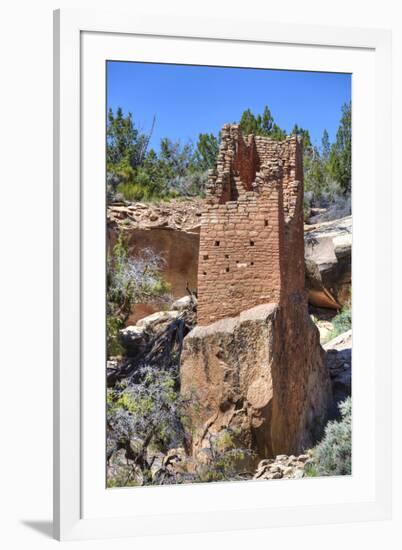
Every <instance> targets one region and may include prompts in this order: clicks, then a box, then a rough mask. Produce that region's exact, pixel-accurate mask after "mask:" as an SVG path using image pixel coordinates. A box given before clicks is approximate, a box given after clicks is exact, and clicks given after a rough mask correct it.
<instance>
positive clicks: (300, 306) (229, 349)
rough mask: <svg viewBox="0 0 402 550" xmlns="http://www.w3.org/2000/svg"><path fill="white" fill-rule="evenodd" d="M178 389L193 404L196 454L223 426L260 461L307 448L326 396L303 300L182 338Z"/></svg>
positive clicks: (317, 431) (316, 433)
mask: <svg viewBox="0 0 402 550" xmlns="http://www.w3.org/2000/svg"><path fill="white" fill-rule="evenodd" d="M181 392H182V394H183V396H185V397H186V398H189V399H190V402H191V403H192V405H191V407H190V411H189V412H190V418H191V420H192V424H193V430H194V431H193V433H194V437H193V452H194V453H195V454H196V453H197V452H198V451H199V450H200V449H202V448H203V447H206V446H208V438H209V436H211V435H214V434H217V433H219V432H220V431H222V430H224V429H226V428H229V429H231V430H232V431H233V432H234V433H236V434H237V440H238V441H237V444H238V446H239V447H243V448H247V449H252V450H254V451H255V452H256V455H257V456H258V457H259V458H265V457H271V456H274V455H276V454H282V453H286V454H296V453H301V452H303V451H304V449H307V448H310V447H311V446H312V445H313V444H314V443H315V441H316V440H317V439H318V438H319V437H320V436H321V434H322V430H323V427H324V425H325V422H326V420H327V412H328V409H329V408H330V407H331V404H332V393H331V386H330V380H329V376H328V371H327V369H326V367H325V365H324V363H323V350H322V348H321V346H320V344H319V333H318V330H317V328H316V327H315V326H314V324H313V323H312V321H311V319H310V317H309V316H308V314H307V307H306V303H305V302H304V300H301V301H299V302H298V303H297V302H296V301H295V303H292V304H288V305H287V306H281V307H279V306H278V305H277V304H263V305H260V306H256V307H254V308H252V309H249V310H247V311H243V312H242V313H241V314H240V315H239V316H238V317H233V318H226V319H222V320H220V321H217V322H215V323H213V324H210V325H207V326H197V327H195V328H194V329H193V330H192V331H191V332H190V333H189V334H188V335H187V336H186V338H185V339H184V346H183V352H182V359H181Z"/></svg>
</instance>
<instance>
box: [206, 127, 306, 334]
mask: <svg viewBox="0 0 402 550" xmlns="http://www.w3.org/2000/svg"><path fill="white" fill-rule="evenodd" d="M303 292H304V241H303V164H302V150H301V144H300V143H299V140H298V138H297V137H296V136H293V137H289V138H287V139H286V140H284V141H274V140H272V139H270V138H267V137H261V136H254V135H249V136H243V135H242V133H241V130H240V128H239V127H238V126H237V125H234V124H227V125H225V126H224V127H223V129H222V133H221V146H220V150H219V156H218V161H217V165H216V168H215V170H213V171H212V172H211V174H210V178H209V182H208V186H207V197H206V207H205V210H204V212H203V214H202V218H201V235H200V253H199V267H198V324H200V325H206V324H209V323H212V322H214V321H217V320H219V319H222V318H225V317H233V316H236V315H238V314H239V313H240V312H241V311H243V310H246V309H249V308H251V307H253V306H256V305H259V304H263V303H272V302H275V303H283V302H285V301H286V300H288V299H289V297H290V296H291V295H294V294H295V293H303Z"/></svg>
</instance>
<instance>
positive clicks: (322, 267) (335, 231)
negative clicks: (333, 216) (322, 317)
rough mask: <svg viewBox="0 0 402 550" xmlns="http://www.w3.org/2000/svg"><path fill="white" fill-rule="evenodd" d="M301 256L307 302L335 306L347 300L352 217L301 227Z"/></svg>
mask: <svg viewBox="0 0 402 550" xmlns="http://www.w3.org/2000/svg"><path fill="white" fill-rule="evenodd" d="M304 256H305V263H306V289H307V290H308V295H309V302H310V303H311V304H312V305H314V306H317V307H326V308H332V309H339V308H340V307H341V306H343V305H344V304H345V303H347V302H348V301H349V300H350V288H351V284H352V216H347V217H346V218H341V219H339V220H334V221H331V222H324V223H320V224H315V225H311V226H305V231H304Z"/></svg>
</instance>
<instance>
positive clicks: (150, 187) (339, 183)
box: [106, 103, 352, 215]
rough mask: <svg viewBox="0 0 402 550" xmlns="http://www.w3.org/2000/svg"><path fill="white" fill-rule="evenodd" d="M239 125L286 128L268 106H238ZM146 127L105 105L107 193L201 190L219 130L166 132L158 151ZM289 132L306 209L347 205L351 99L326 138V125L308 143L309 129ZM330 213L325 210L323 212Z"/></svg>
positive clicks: (279, 135) (128, 195) (146, 197)
mask: <svg viewBox="0 0 402 550" xmlns="http://www.w3.org/2000/svg"><path fill="white" fill-rule="evenodd" d="M239 126H240V128H241V130H242V132H243V134H245V135H248V134H255V135H260V136H267V137H270V138H271V139H274V140H283V139H285V138H286V135H287V132H286V130H285V129H283V128H281V127H280V126H279V125H278V124H277V123H276V122H275V120H274V117H273V115H272V113H271V111H270V109H269V107H268V106H265V107H264V109H263V111H262V113H261V114H255V113H253V112H252V111H251V109H246V110H245V111H243V113H242V115H241V117H240V121H239ZM151 133H152V130H151V131H150V132H149V133H148V134H145V133H143V132H141V131H140V130H139V129H138V128H137V127H136V125H135V123H134V120H133V117H132V115H131V113H128V115H126V116H125V115H124V113H123V111H122V109H120V108H118V109H117V111H116V112H115V113H114V112H113V111H112V110H109V113H108V119H107V154H106V159H107V178H106V181H107V189H108V194H109V198H113V197H115V198H116V197H117V198H123V199H125V200H128V201H151V200H160V199H164V200H169V199H170V198H174V197H180V196H186V197H188V196H197V195H198V196H202V195H203V193H204V190H205V185H206V182H207V177H208V170H210V169H211V168H213V167H214V166H215V163H216V159H217V156H218V151H219V140H220V138H219V136H216V135H214V134H212V133H200V134H199V136H198V140H197V143H196V144H195V145H192V144H191V143H184V144H181V143H180V142H179V141H173V140H171V139H169V138H167V137H165V138H163V139H161V141H160V148H159V151H158V152H156V151H155V150H154V149H150V150H148V145H149V140H150V137H151ZM290 134H291V135H297V136H299V137H300V139H301V141H302V144H303V156H304V182H305V191H306V197H305V205H306V208H305V210H306V215H308V212H309V210H310V208H311V207H312V206H320V207H321V206H324V207H325V208H328V207H331V205H338V206H339V205H340V204H341V203H342V205H341V206H342V208H338V207H337V208H335V209H334V213H333V215H337V214H338V213H339V211H342V212H344V211H345V212H347V213H348V208H349V211H350V200H349V197H350V190H351V135H352V134H351V104H350V103H349V104H345V105H344V106H343V107H342V117H341V120H340V124H339V128H338V131H337V134H336V139H335V142H334V143H332V144H331V142H330V140H329V135H328V132H327V131H326V130H324V132H323V136H322V140H321V143H320V144H313V143H312V141H311V137H310V133H309V130H308V129H306V128H302V127H301V126H299V125H298V124H294V126H293V128H292V130H291V132H290ZM329 215H330V214H329Z"/></svg>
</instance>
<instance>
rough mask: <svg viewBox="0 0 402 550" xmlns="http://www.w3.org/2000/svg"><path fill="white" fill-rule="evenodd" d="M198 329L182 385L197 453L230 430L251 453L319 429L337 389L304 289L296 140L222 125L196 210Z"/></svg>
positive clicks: (290, 448) (314, 435) (300, 447)
mask: <svg viewBox="0 0 402 550" xmlns="http://www.w3.org/2000/svg"><path fill="white" fill-rule="evenodd" d="M198 269H199V271H198V310H197V322H198V324H197V326H196V327H195V328H193V330H192V331H191V332H190V333H189V334H187V336H186V337H185V338H184V343H183V351H182V355H181V365H180V382H181V393H182V394H183V396H185V397H186V399H188V402H189V403H194V405H193V406H191V407H189V418H191V422H192V425H193V439H192V454H193V455H194V456H195V457H197V456H198V455H199V453H202V452H204V450H205V448H208V446H209V445H210V444H211V443H210V442H211V440H212V439H213V438H214V437H218V435H219V434H222V433H224V432H225V430H226V431H227V430H229V432H230V433H231V434H233V433H235V434H236V438H237V440H236V444H237V445H238V446H239V447H241V448H248V449H251V450H252V451H253V453H254V454H255V456H256V457H259V458H264V457H271V456H274V455H277V454H282V453H286V454H296V453H299V452H302V451H304V450H305V449H308V448H309V447H311V446H312V445H313V444H314V443H315V442H316V441H317V440H318V438H319V437H321V435H322V432H323V428H324V426H325V422H326V420H327V416H328V410H329V409H330V407H331V406H332V390H331V385H330V380H329V374H328V370H327V368H326V366H325V364H324V362H323V350H322V348H321V346H320V339H319V333H318V330H317V327H316V326H315V325H314V323H313V322H312V320H311V319H310V316H309V314H308V308H307V297H306V292H305V289H304V236H303V161H302V146H301V143H300V142H299V140H298V138H297V137H289V138H287V139H285V140H283V141H273V140H271V139H269V138H266V137H259V136H253V135H249V136H243V135H242V133H241V131H240V129H239V127H238V126H237V125H232V124H230V125H229V124H228V125H225V126H224V127H223V130H222V133H221V145H220V150H219V156H218V161H217V165H216V168H215V170H213V171H212V172H211V175H210V179H209V183H208V187H207V196H206V203H205V208H204V211H203V213H202V217H201V234H200V252H199V268H198Z"/></svg>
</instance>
